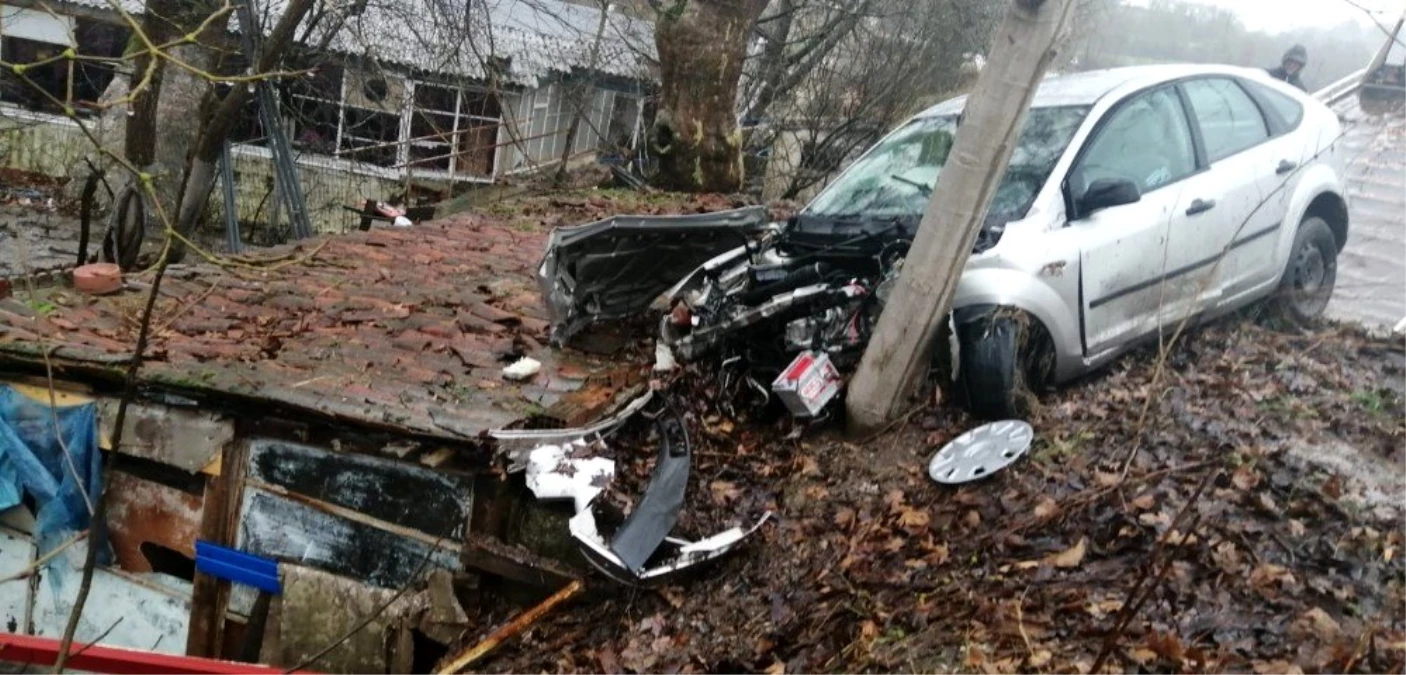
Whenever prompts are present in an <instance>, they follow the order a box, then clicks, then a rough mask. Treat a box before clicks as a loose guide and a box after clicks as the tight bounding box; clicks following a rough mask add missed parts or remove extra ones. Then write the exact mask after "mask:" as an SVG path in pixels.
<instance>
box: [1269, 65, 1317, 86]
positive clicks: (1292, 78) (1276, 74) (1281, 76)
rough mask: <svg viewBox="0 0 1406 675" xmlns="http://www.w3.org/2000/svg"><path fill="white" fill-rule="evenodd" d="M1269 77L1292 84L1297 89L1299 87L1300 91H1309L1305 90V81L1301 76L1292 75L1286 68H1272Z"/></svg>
mask: <svg viewBox="0 0 1406 675" xmlns="http://www.w3.org/2000/svg"><path fill="white" fill-rule="evenodd" d="M1269 76H1270V77H1272V78H1274V79H1276V80H1283V81H1285V82H1288V83H1289V84H1292V85H1294V86H1295V87H1298V88H1299V89H1303V90H1304V91H1308V90H1307V89H1304V86H1303V80H1302V79H1299V74H1298V73H1294V74H1293V75H1290V74H1289V73H1288V71H1286V70H1284V66H1278V67H1276V68H1270V69H1269Z"/></svg>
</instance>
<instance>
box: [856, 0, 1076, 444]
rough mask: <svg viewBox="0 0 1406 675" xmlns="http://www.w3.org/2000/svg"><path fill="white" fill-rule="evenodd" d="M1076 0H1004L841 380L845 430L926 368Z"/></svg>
mask: <svg viewBox="0 0 1406 675" xmlns="http://www.w3.org/2000/svg"><path fill="white" fill-rule="evenodd" d="M1075 2H1076V0H1008V4H1009V7H1008V8H1007V9H1006V16H1005V18H1004V19H1002V21H1001V25H1000V27H999V28H997V29H996V34H995V36H994V37H993V38H992V40H991V51H990V55H989V58H988V59H987V61H986V66H985V67H984V68H983V69H982V71H981V74H980V75H979V76H978V78H977V81H976V87H975V88H974V89H973V90H972V92H971V95H970V96H969V97H968V98H967V104H966V109H965V110H964V111H963V115H962V117H963V122H962V127H961V129H960V130H959V131H958V132H957V139H956V142H955V143H954V144H953V146H952V152H951V154H950V155H949V157H948V160H947V164H946V166H945V167H944V168H943V170H942V173H941V174H940V175H939V176H938V179H937V186H936V188H935V189H934V190H933V193H932V198H931V199H930V200H929V201H928V208H927V211H925V212H924V213H923V220H922V223H921V224H920V225H919V227H918V234H917V236H916V237H915V238H914V239H913V246H912V248H911V249H909V251H908V258H907V260H906V261H905V262H904V265H903V272H902V274H901V275H900V276H899V279H898V285H897V287H896V288H895V289H894V293H893V297H892V298H891V299H890V300H889V302H888V304H887V305H886V306H885V307H884V312H883V315H882V316H880V317H879V325H878V327H877V328H875V330H874V337H873V339H872V340H870V341H869V346H868V347H867V348H866V349H865V350H864V358H863V360H862V361H860V364H859V370H858V372H856V373H855V375H854V379H853V380H852V381H851V382H850V385H849V393H848V394H847V395H846V404H845V407H846V410H847V412H848V414H849V423H850V427H851V428H852V429H854V430H856V431H859V432H861V433H863V432H865V431H866V430H873V429H877V428H879V427H882V426H883V425H884V424H886V423H887V422H889V421H890V420H892V419H894V418H895V417H897V416H898V415H900V414H902V413H903V412H904V410H903V409H904V407H905V406H906V404H907V402H908V399H909V398H910V396H911V394H912V392H913V390H914V389H916V388H917V385H918V382H919V376H920V375H921V374H922V373H923V372H925V371H926V370H927V366H928V360H929V358H930V356H931V352H932V344H933V339H934V338H935V337H936V336H937V334H938V329H939V327H940V326H941V325H942V323H943V321H944V320H945V319H946V317H947V314H948V312H950V311H951V309H952V295H953V293H954V292H955V291H956V289H957V280H958V279H959V278H961V276H962V270H963V269H964V268H965V267H966V264H967V258H969V257H971V250H972V246H973V245H974V244H975V243H976V236H977V234H978V233H979V232H980V231H981V221H982V218H984V217H985V215H986V209H987V208H988V207H989V206H990V204H991V197H992V195H994V194H995V192H996V186H997V185H999V184H1000V182H1001V176H1003V175H1005V172H1006V164H1007V163H1008V162H1009V161H1010V159H1011V151H1012V150H1013V149H1014V148H1015V143H1016V140H1017V139H1018V138H1019V137H1020V129H1021V126H1022V125H1023V124H1024V122H1025V113H1026V111H1027V110H1028V109H1029V108H1030V100H1031V98H1033V97H1034V95H1035V89H1036V87H1038V86H1039V84H1040V80H1041V79H1043V78H1044V76H1045V69H1046V68H1047V67H1049V64H1050V61H1051V60H1052V59H1053V58H1054V54H1055V50H1054V46H1055V43H1056V41H1058V40H1059V38H1060V35H1061V33H1062V32H1063V30H1064V27H1065V25H1066V24H1067V23H1068V22H1069V17H1070V15H1071V14H1073V12H1074V5H1075Z"/></svg>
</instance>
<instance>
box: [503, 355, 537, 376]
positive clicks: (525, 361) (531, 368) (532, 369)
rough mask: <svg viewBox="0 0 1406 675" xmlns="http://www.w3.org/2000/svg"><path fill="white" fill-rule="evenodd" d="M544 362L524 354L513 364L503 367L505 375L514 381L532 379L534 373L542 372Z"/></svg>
mask: <svg viewBox="0 0 1406 675" xmlns="http://www.w3.org/2000/svg"><path fill="white" fill-rule="evenodd" d="M541 370H542V362H541V361H538V360H537V359H534V358H532V357H529V356H524V357H522V358H520V359H518V360H517V361H514V362H513V365H511V366H508V367H507V368H504V369H503V377H504V378H507V379H509V380H512V381H514V382H521V381H522V380H527V379H531V377H532V376H533V375H536V374H537V373H539V372H541Z"/></svg>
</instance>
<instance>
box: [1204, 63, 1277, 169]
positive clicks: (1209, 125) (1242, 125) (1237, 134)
mask: <svg viewBox="0 0 1406 675" xmlns="http://www.w3.org/2000/svg"><path fill="white" fill-rule="evenodd" d="M1182 86H1183V87H1185V88H1186V96H1187V98H1189V99H1191V108H1192V110H1194V111H1195V112H1196V121H1197V122H1199V123H1200V125H1201V138H1202V140H1204V141H1205V143H1206V155H1207V158H1208V159H1210V161H1212V162H1214V161H1216V160H1218V159H1223V158H1226V157H1229V156H1231V155H1233V154H1235V153H1237V152H1240V151H1241V150H1244V149H1245V148H1248V147H1250V146H1252V145H1256V144H1258V143H1260V142H1262V141H1264V140H1265V139H1266V138H1269V128H1268V127H1266V126H1265V123H1264V115H1262V114H1260V109H1259V106H1256V105H1255V102H1254V100H1253V99H1251V98H1250V95H1249V94H1246V93H1245V90H1243V89H1241V88H1240V85H1238V84H1235V82H1233V81H1231V80H1227V79H1223V78H1214V79H1204V80H1192V81H1190V82H1186V83H1185V84H1183V85H1182Z"/></svg>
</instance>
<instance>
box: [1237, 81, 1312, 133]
mask: <svg viewBox="0 0 1406 675" xmlns="http://www.w3.org/2000/svg"><path fill="white" fill-rule="evenodd" d="M1249 86H1251V87H1254V88H1255V93H1257V94H1259V95H1260V98H1261V99H1263V100H1265V101H1268V102H1269V107H1270V109H1272V110H1273V111H1274V113H1275V114H1276V115H1278V116H1279V119H1280V121H1282V122H1283V123H1284V128H1285V129H1294V128H1295V127H1298V126H1299V122H1300V121H1302V120H1303V106H1302V105H1300V104H1299V102H1298V101H1295V100H1294V99H1293V97H1291V96H1286V95H1284V94H1281V93H1279V92H1277V91H1275V90H1273V89H1270V88H1269V87H1266V86H1263V85H1259V84H1254V83H1250V85H1249Z"/></svg>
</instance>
